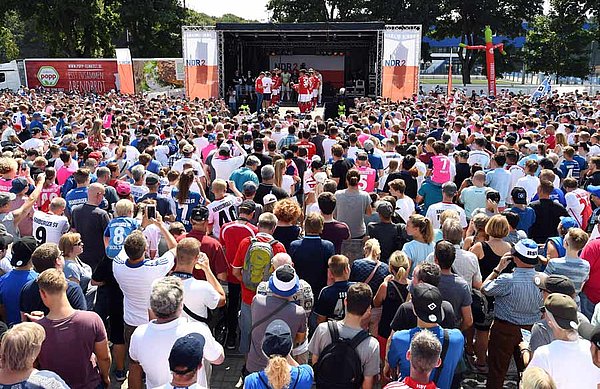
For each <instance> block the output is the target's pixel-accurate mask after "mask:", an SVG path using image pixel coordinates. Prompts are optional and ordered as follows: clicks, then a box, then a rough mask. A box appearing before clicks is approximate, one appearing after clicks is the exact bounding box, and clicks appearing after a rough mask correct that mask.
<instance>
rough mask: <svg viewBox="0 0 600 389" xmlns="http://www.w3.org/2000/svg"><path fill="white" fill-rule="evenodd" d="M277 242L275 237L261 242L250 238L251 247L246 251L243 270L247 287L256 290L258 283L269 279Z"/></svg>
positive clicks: (243, 280)
mask: <svg viewBox="0 0 600 389" xmlns="http://www.w3.org/2000/svg"><path fill="white" fill-rule="evenodd" d="M275 243H277V241H276V240H275V239H273V240H271V241H270V242H261V241H259V240H258V239H257V238H251V239H250V247H248V251H247V252H246V257H245V258H244V268H243V271H242V282H243V283H244V286H245V287H246V288H247V289H249V290H251V291H253V292H256V288H257V287H258V284H260V283H261V282H262V281H267V280H268V279H269V275H270V270H271V259H272V258H273V245H274V244H275Z"/></svg>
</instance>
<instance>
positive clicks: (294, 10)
mask: <svg viewBox="0 0 600 389" xmlns="http://www.w3.org/2000/svg"><path fill="white" fill-rule="evenodd" d="M368 4H369V3H368V0H269V2H268V3H267V9H268V10H269V11H271V12H272V14H273V21H274V22H280V23H293V22H333V21H337V22H347V21H364V20H367V18H368V15H369V13H368V11H367V9H368Z"/></svg>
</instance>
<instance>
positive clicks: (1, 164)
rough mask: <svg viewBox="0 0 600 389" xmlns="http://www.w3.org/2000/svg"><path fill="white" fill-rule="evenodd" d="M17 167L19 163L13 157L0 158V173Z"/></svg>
mask: <svg viewBox="0 0 600 389" xmlns="http://www.w3.org/2000/svg"><path fill="white" fill-rule="evenodd" d="M17 169H19V163H18V162H17V161H16V160H15V159H13V158H6V157H2V158H0V174H8V173H10V172H12V171H14V172H16V171H17Z"/></svg>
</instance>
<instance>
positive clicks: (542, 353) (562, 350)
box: [528, 339, 600, 389]
mask: <svg viewBox="0 0 600 389" xmlns="http://www.w3.org/2000/svg"><path fill="white" fill-rule="evenodd" d="M531 366H536V367H539V368H541V369H543V370H544V371H545V372H546V373H548V375H550V377H552V379H553V380H554V382H555V383H556V387H557V388H578V389H584V388H587V389H596V388H597V385H598V383H600V369H599V368H597V367H596V366H595V365H594V363H593V362H592V355H591V354H590V342H588V341H587V340H585V339H579V340H577V341H575V342H566V341H563V340H554V341H552V343H550V344H548V345H545V346H541V347H539V348H538V349H537V350H535V353H534V354H533V358H532V359H531V362H529V366H528V367H531Z"/></svg>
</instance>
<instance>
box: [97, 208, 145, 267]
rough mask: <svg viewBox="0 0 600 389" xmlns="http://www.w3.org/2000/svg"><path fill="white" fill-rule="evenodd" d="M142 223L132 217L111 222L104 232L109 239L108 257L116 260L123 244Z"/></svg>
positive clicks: (119, 218) (118, 218)
mask: <svg viewBox="0 0 600 389" xmlns="http://www.w3.org/2000/svg"><path fill="white" fill-rule="evenodd" d="M139 226H140V222H139V221H138V220H137V219H134V218H132V217H117V218H115V219H113V220H111V221H110V222H109V223H108V226H106V229H105V230H104V236H105V237H107V238H109V239H108V246H106V255H107V256H108V257H109V258H114V257H116V256H117V254H119V253H120V252H121V250H122V249H123V243H125V238H127V237H128V236H129V235H130V234H131V233H132V232H133V231H135V230H137V229H138V228H139Z"/></svg>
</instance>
